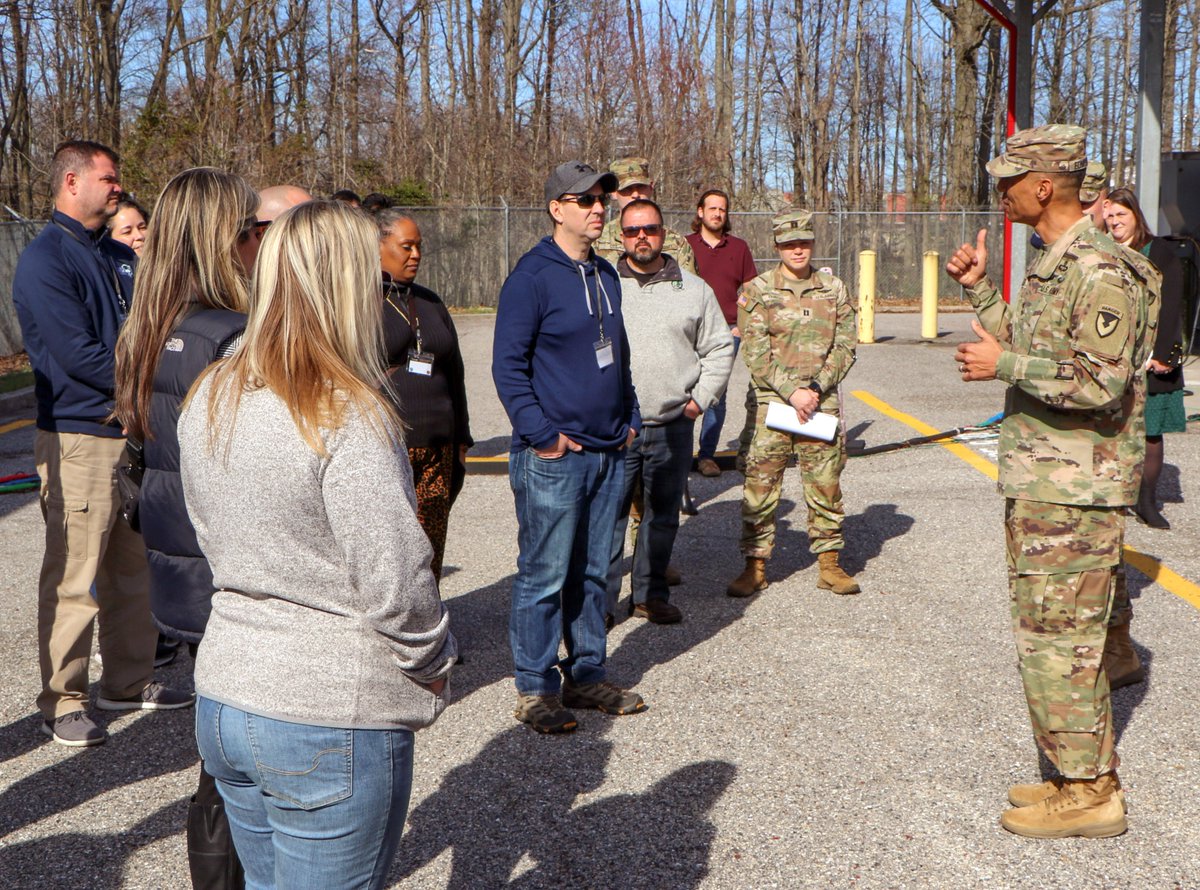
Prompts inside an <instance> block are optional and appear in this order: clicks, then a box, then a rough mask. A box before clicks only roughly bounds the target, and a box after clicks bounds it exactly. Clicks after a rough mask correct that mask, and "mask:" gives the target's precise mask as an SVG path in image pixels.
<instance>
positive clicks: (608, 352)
mask: <svg viewBox="0 0 1200 890" xmlns="http://www.w3.org/2000/svg"><path fill="white" fill-rule="evenodd" d="M592 346H593V347H594V348H595V350H596V364H597V365H598V366H600V367H601V368H607V367H608V366H609V365H611V364H612V363H613V341H612V340H610V339H609V338H608V337H604V336H602V337H601V338H600V339H599V340H597V341H596V342H595V343H593V344H592Z"/></svg>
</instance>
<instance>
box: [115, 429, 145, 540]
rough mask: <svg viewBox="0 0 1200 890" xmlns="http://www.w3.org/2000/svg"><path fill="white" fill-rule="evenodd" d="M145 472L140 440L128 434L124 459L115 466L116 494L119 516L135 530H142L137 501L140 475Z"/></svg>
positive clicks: (140, 482)
mask: <svg viewBox="0 0 1200 890" xmlns="http://www.w3.org/2000/svg"><path fill="white" fill-rule="evenodd" d="M145 473H146V453H145V450H144V449H143V448H142V443H141V442H140V441H138V440H137V439H135V438H134V437H133V436H130V437H129V438H128V439H126V440H125V460H123V461H122V462H121V463H120V464H119V465H118V466H117V494H118V495H120V497H121V507H120V510H121V518H122V519H124V520H125V521H126V522H128V523H129V527H130V528H131V529H133V530H134V531H135V532H140V531H141V530H142V525H141V520H140V519H139V517H138V501H139V500H140V499H141V497H142V476H144V475H145Z"/></svg>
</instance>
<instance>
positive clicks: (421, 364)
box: [408, 349, 433, 377]
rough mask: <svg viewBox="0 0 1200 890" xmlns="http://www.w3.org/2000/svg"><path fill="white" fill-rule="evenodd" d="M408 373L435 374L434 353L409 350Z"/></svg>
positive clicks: (423, 375)
mask: <svg viewBox="0 0 1200 890" xmlns="http://www.w3.org/2000/svg"><path fill="white" fill-rule="evenodd" d="M408 373H410V374H420V375H421V376H422V377H432V376H433V353H432V352H418V351H417V350H415V349H410V350H409V351H408Z"/></svg>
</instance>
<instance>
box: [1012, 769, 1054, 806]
mask: <svg viewBox="0 0 1200 890" xmlns="http://www.w3.org/2000/svg"><path fill="white" fill-rule="evenodd" d="M1062 783H1063V780H1062V777H1061V776H1055V777H1054V778H1053V779H1047V780H1046V781H1045V782H1038V783H1037V784H1036V785H1013V786H1012V787H1011V788H1009V789H1008V802H1009V803H1010V804H1012V805H1013V806H1014V807H1031V806H1033V805H1034V804H1035V803H1039V802H1040V801H1043V800H1045V799H1046V798H1047V797H1053V796H1054V795H1056V794H1058V790H1059V789H1060V788H1062Z"/></svg>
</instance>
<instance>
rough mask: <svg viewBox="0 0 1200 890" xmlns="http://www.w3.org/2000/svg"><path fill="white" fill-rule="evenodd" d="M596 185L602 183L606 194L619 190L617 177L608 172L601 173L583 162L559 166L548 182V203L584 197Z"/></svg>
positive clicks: (601, 186) (572, 162) (571, 162)
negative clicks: (571, 196) (565, 198)
mask: <svg viewBox="0 0 1200 890" xmlns="http://www.w3.org/2000/svg"><path fill="white" fill-rule="evenodd" d="M596 183H600V188H602V189H604V191H605V193H610V192H615V191H616V190H617V177H616V175H615V174H613V173H609V172H608V171H607V170H606V171H605V172H603V173H600V172H598V171H597V170H596V168H595V167H593V166H591V165H590V164H585V163H583V162H582V161H567V162H566V163H565V164H559V165H558V166H557V167H555V168H554V172H553V173H551V174H550V178H549V179H547V180H546V203H547V204H549V203H550V202H551V201H557V200H558V199H559V198H561V197H562V196H563V195H582V194H583V193H584V192H586V191H587V190H588V189H590V188H591V187H592V186H594V185H595V184H596Z"/></svg>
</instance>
